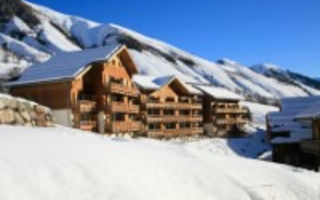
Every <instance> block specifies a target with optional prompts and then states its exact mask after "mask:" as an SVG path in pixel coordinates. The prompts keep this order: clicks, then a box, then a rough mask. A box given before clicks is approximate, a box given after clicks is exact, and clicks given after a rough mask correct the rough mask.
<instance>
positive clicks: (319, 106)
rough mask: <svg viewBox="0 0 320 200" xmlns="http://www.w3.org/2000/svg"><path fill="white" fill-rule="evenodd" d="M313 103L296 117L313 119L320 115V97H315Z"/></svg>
mask: <svg viewBox="0 0 320 200" xmlns="http://www.w3.org/2000/svg"><path fill="white" fill-rule="evenodd" d="M313 100H314V101H313V103H311V105H309V106H308V107H307V108H306V109H304V110H303V111H302V112H300V113H299V114H297V115H296V116H295V118H296V119H312V118H317V117H320V98H313Z"/></svg>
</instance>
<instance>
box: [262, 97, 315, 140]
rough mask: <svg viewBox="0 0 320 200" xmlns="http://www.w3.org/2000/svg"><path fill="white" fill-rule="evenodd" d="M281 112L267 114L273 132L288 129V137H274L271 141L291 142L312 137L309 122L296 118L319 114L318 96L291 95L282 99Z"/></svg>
mask: <svg viewBox="0 0 320 200" xmlns="http://www.w3.org/2000/svg"><path fill="white" fill-rule="evenodd" d="M281 103H282V105H281V107H282V110H281V112H272V113H270V114H269V115H268V119H269V125H270V126H271V130H272V132H273V133H277V132H283V131H288V132H289V133H290V136H289V137H276V138H274V139H273V140H272V143H292V142H298V141H300V140H302V139H310V138H311V137H312V130H311V124H310V122H307V121H299V120H297V119H302V118H304V119H305V118H311V117H313V116H317V115H319V114H320V96H313V97H291V98H284V99H282V102H281Z"/></svg>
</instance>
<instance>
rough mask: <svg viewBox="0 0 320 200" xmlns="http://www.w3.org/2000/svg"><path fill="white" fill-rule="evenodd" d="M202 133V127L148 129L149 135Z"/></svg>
mask: <svg viewBox="0 0 320 200" xmlns="http://www.w3.org/2000/svg"><path fill="white" fill-rule="evenodd" d="M202 133H203V128H202V127H194V128H179V129H152V130H148V136H149V137H181V136H190V135H199V134H202Z"/></svg>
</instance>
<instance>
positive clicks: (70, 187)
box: [0, 125, 320, 200]
mask: <svg viewBox="0 0 320 200" xmlns="http://www.w3.org/2000/svg"><path fill="white" fill-rule="evenodd" d="M207 141H210V140H207ZM193 142H194V141H193ZM193 142H190V143H188V142H167V141H158V140H152V139H135V140H131V139H119V138H110V137H103V136H99V135H96V134H90V133H87V132H82V131H79V130H74V129H69V128H63V127H56V128H26V127H14V126H5V125H1V126H0V177H1V178H0V199H3V200H22V199H23V200H47V199H52V200H57V199H59V200H63V199H66V200H70V199H77V200H84V199H85V200H91V199H94V200H99V199H104V200H105V199H116V200H122V199H125V200H128V199H130V200H133V199H139V200H140V199H141V200H150V199H159V200H163V199H166V200H170V199H172V200H180V199H181V200H189V199H195V200H202V199H210V200H212V199H217V200H223V199H227V200H233V199H234V200H249V199H257V200H270V199H279V200H301V199H303V200H309V199H310V200H314V199H319V197H320V174H317V173H315V172H311V171H306V170H302V169H298V168H292V167H287V166H284V165H278V164H273V163H269V162H265V161H258V160H253V159H247V158H243V157H239V156H236V155H234V154H230V155H229V154H221V153H219V152H217V151H208V148H211V145H214V144H213V143H210V142H207V143H205V145H200V146H202V147H203V148H200V147H199V146H198V145H192V144H194V143H193ZM200 142H201V141H200Z"/></svg>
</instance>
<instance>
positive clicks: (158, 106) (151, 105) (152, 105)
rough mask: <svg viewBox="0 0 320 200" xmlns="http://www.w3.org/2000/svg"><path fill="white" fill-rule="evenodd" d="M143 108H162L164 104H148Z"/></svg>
mask: <svg viewBox="0 0 320 200" xmlns="http://www.w3.org/2000/svg"><path fill="white" fill-rule="evenodd" d="M144 107H145V108H147V109H148V108H163V107H164V104H163V103H161V102H148V103H146V104H145V105H144Z"/></svg>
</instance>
